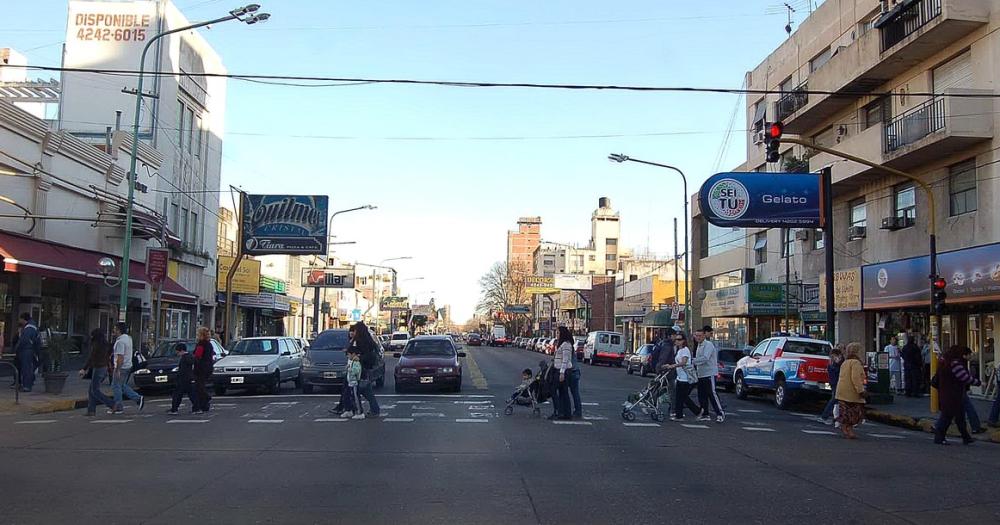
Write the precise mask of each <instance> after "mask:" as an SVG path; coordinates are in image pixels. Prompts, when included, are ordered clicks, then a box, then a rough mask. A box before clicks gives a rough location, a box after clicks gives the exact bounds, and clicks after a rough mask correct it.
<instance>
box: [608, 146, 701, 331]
mask: <svg viewBox="0 0 1000 525" xmlns="http://www.w3.org/2000/svg"><path fill="white" fill-rule="evenodd" d="M608 160H610V161H612V162H618V163H622V162H637V163H639V164H647V165H649V166H656V167H658V168H666V169H668V170H674V171H676V172H677V173H679V174H680V176H681V180H682V181H684V324H685V325H686V327H687V329H688V330H689V331H690V330H691V276H690V275H688V272H689V271H690V268H691V266H690V265H689V263H688V261H689V255H690V252H691V246H690V244H689V243H688V182H687V176H685V175H684V172H683V171H681V170H680V168H677V167H674V166H670V165H669V164H660V163H658V162H649V161H646V160H639V159H633V158H631V157H629V156H628V155H623V154H621V153H612V154H610V155H608ZM674 264H676V261H675V262H674Z"/></svg>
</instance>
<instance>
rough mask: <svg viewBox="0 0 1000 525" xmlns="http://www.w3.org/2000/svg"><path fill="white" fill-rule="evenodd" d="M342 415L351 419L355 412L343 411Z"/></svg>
mask: <svg viewBox="0 0 1000 525" xmlns="http://www.w3.org/2000/svg"><path fill="white" fill-rule="evenodd" d="M340 417H342V418H344V419H351V418H352V417H354V412H343V413H341V414H340Z"/></svg>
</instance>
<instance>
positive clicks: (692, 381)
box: [670, 333, 701, 421]
mask: <svg viewBox="0 0 1000 525" xmlns="http://www.w3.org/2000/svg"><path fill="white" fill-rule="evenodd" d="M674 345H675V346H676V347H677V354H676V356H675V360H676V362H675V363H674V364H673V365H670V367H671V368H673V369H674V370H675V371H676V372H677V383H676V385H677V386H676V388H677V390H676V391H675V392H674V403H673V408H674V414H673V415H672V416H670V420H671V421H683V420H684V407H687V408H688V410H690V411H691V412H692V413H693V414H694V415H696V416H698V415H700V414H701V407H699V406H698V405H696V404H695V403H694V401H691V397H690V395H691V390H692V389H693V388H695V385H697V384H698V373H697V371H696V370H695V368H694V365H693V364H692V363H691V349H689V348H688V342H687V336H685V335H684V334H683V333H678V334H677V335H676V336H674Z"/></svg>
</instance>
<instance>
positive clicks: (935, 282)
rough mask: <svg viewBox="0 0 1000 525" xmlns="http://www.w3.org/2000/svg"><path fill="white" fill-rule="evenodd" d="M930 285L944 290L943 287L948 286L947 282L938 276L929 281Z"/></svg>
mask: <svg viewBox="0 0 1000 525" xmlns="http://www.w3.org/2000/svg"><path fill="white" fill-rule="evenodd" d="M931 286H933V287H934V289H935V290H944V287H945V286H948V282H947V281H945V280H944V279H943V278H941V277H938V278H937V279H934V280H933V281H931Z"/></svg>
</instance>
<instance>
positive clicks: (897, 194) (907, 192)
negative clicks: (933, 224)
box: [892, 183, 917, 219]
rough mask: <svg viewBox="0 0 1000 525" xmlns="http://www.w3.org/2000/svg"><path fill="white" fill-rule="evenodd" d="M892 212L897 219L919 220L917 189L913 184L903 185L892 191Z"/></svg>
mask: <svg viewBox="0 0 1000 525" xmlns="http://www.w3.org/2000/svg"><path fill="white" fill-rule="evenodd" d="M892 204H893V206H892V211H893V215H895V216H896V217H908V218H910V219H916V218H917V200H916V189H915V188H914V186H913V184H912V183H907V184H901V185H899V186H896V187H895V188H893V191H892Z"/></svg>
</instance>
